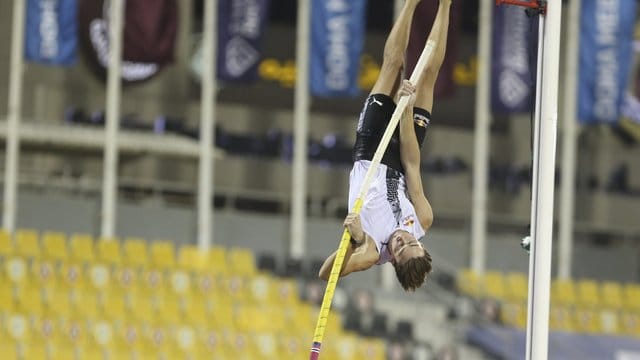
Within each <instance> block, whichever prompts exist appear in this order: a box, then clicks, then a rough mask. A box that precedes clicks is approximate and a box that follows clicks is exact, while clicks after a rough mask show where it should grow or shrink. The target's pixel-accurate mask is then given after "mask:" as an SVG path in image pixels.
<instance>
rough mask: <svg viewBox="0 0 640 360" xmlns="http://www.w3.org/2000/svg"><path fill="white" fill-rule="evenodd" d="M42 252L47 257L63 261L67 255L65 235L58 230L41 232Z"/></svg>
mask: <svg viewBox="0 0 640 360" xmlns="http://www.w3.org/2000/svg"><path fill="white" fill-rule="evenodd" d="M42 252H43V256H44V257H45V258H47V259H51V260H55V261H65V260H67V258H68V257H69V252H68V250H67V236H66V235H65V234H63V233H59V232H45V233H43V234H42Z"/></svg>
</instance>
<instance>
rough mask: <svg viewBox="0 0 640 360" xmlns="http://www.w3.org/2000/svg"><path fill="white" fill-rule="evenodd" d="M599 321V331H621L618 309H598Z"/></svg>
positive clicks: (608, 332)
mask: <svg viewBox="0 0 640 360" xmlns="http://www.w3.org/2000/svg"><path fill="white" fill-rule="evenodd" d="M598 317H599V321H600V331H601V332H602V333H604V334H610V335H616V334H619V333H620V331H621V326H620V318H619V315H618V311H616V310H612V309H601V310H599V311H598Z"/></svg>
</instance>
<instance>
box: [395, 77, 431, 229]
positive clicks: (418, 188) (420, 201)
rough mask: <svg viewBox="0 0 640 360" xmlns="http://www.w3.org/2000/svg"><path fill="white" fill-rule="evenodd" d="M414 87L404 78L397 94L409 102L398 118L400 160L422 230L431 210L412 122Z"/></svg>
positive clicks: (427, 225) (425, 225)
mask: <svg viewBox="0 0 640 360" xmlns="http://www.w3.org/2000/svg"><path fill="white" fill-rule="evenodd" d="M415 91H416V89H415V87H414V86H413V85H412V84H411V82H409V80H404V81H403V82H402V84H401V86H400V89H399V90H398V96H399V97H402V96H409V103H408V104H407V108H406V110H405V112H404V114H403V115H402V118H401V119H400V160H401V161H402V166H403V167H404V174H405V179H406V182H407V190H408V191H409V197H410V199H411V203H413V207H414V208H415V210H416V215H417V216H418V219H419V221H420V225H422V228H423V229H424V230H427V229H429V228H430V227H431V224H432V223H433V210H432V209H431V204H429V200H427V197H426V196H425V195H424V189H423V188H422V175H421V174H420V147H419V146H418V140H417V139H416V131H415V128H414V124H413V106H414V104H415V101H416V94H415Z"/></svg>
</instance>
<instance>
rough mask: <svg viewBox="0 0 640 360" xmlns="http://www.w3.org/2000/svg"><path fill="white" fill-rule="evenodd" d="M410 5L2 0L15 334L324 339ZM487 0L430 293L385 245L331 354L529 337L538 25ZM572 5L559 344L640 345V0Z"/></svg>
mask: <svg viewBox="0 0 640 360" xmlns="http://www.w3.org/2000/svg"><path fill="white" fill-rule="evenodd" d="M486 1H487V2H489V0H486ZM402 3H403V1H401V0H400V1H395V2H394V1H392V0H368V1H367V0H357V1H356V0H350V1H346V0H299V1H293V0H271V1H269V0H180V1H178V0H127V1H124V0H111V1H109V0H13V1H2V2H0V40H1V41H2V44H4V46H3V47H2V48H0V84H2V86H0V119H1V120H2V121H0V139H1V141H2V143H3V144H4V146H2V147H1V148H0V152H2V155H3V156H4V158H5V161H3V162H1V163H0V168H1V169H2V171H3V180H2V181H3V187H4V192H3V207H2V215H3V230H2V232H0V265H1V272H0V325H1V326H0V351H1V352H2V353H3V354H6V355H4V356H5V358H7V359H10V358H15V359H85V358H86V359H156V358H158V359H179V358H184V359H205V358H206V359H211V358H214V359H276V358H303V357H305V358H306V357H307V356H308V351H309V350H308V349H309V346H310V344H311V341H312V335H313V330H314V328H315V322H316V317H317V313H318V306H319V304H320V302H321V300H322V296H323V293H324V288H325V283H324V282H321V281H319V280H318V279H317V272H318V269H319V266H320V264H322V261H323V260H324V258H325V257H326V256H327V255H328V254H330V253H331V252H332V251H333V250H335V249H336V248H337V246H338V241H339V237H340V234H341V233H342V228H341V224H342V220H343V218H344V216H345V215H346V211H347V194H348V175H349V171H350V167H351V146H352V144H353V141H354V139H355V136H354V135H355V131H354V130H355V126H356V122H357V119H358V114H359V112H360V110H361V108H362V105H363V101H364V99H365V97H366V96H367V95H368V92H369V90H370V89H371V87H372V86H373V84H374V82H375V80H376V78H377V75H378V73H379V70H380V66H381V64H382V50H383V47H384V42H385V39H386V36H387V34H388V32H389V30H390V29H391V26H392V24H393V20H394V14H395V13H397V10H398V7H399V6H400V5H401V4H402ZM491 3H492V4H480V2H479V1H478V0H475V1H473V0H470V1H464V2H461V1H455V0H454V4H453V6H452V10H451V20H450V21H451V27H450V32H449V43H448V48H447V57H446V59H445V64H444V65H443V68H442V71H441V73H440V75H439V79H438V84H437V89H436V99H435V104H434V110H433V118H432V121H431V124H430V126H429V128H428V131H427V137H426V141H425V145H424V147H423V150H422V169H423V172H422V176H423V181H424V189H425V193H426V195H427V197H428V199H429V201H430V202H431V204H432V206H433V208H434V214H435V222H434V225H433V227H432V229H431V230H430V231H429V233H428V234H427V236H426V238H425V240H424V242H425V245H426V246H427V248H428V249H429V251H430V252H431V254H432V256H433V259H434V260H433V264H434V272H433V273H432V275H431V276H430V279H429V280H428V282H427V283H426V285H425V286H423V288H421V289H419V290H418V291H416V292H415V293H411V294H405V293H404V292H403V291H402V289H401V287H400V286H399V285H398V284H397V281H396V280H395V278H394V277H395V275H394V273H393V268H392V267H391V266H390V265H386V266H380V267H376V268H374V269H370V270H369V271H367V272H363V273H357V274H352V275H350V276H349V277H348V278H345V279H341V280H340V281H339V282H338V289H337V291H336V295H335V298H334V302H333V307H332V309H333V310H332V315H331V317H330V320H329V325H328V328H327V331H326V334H325V340H324V342H323V350H322V352H321V358H324V359H393V360H400V359H416V360H421V359H439V360H444V359H520V358H524V346H525V335H524V331H523V330H524V328H525V324H526V313H527V281H528V275H527V273H528V268H529V255H528V253H527V252H526V251H525V250H523V249H522V247H521V244H520V242H521V239H522V238H523V237H524V236H526V235H528V233H529V222H530V220H529V219H530V208H531V190H530V189H531V163H532V146H533V145H532V136H533V135H532V128H533V115H532V113H533V110H532V109H533V107H534V95H535V78H536V77H535V69H536V49H537V46H538V43H537V33H538V26H537V21H536V20H535V17H534V18H530V17H528V16H527V15H526V14H525V12H524V9H523V8H519V7H512V6H500V7H495V6H494V5H493V2H491ZM563 3H564V4H563V33H562V41H563V42H562V46H561V72H560V88H559V93H560V97H559V99H558V102H559V117H558V126H559V129H558V131H559V135H558V152H557V154H558V156H557V165H556V185H557V191H556V201H555V211H554V216H555V219H556V223H555V225H556V226H555V232H554V240H553V244H554V249H553V254H554V258H553V260H552V278H553V280H552V284H551V314H550V341H549V344H550V345H549V357H550V358H554V359H559V358H563V359H639V358H640V224H639V223H638V219H639V218H640V162H639V161H638V160H637V159H638V157H640V147H639V146H638V142H639V141H640V100H639V99H640V70H639V69H640V55H639V54H640V21H639V20H638V16H637V14H638V11H637V8H638V6H637V1H635V0H618V1H613V2H612V1H605V0H583V1H577V0H571V1H564V2H563ZM481 7H483V8H482V9H481ZM436 9H437V1H435V0H422V3H421V5H420V6H419V7H418V10H417V11H416V16H415V19H414V21H413V27H412V32H411V40H410V44H411V45H410V49H409V52H408V59H409V58H415V57H417V54H419V52H420V51H421V50H422V46H423V44H424V41H425V39H426V36H427V35H428V31H429V29H430V26H431V22H432V21H433V18H434V17H435V10H436ZM114 10H115V11H114ZM119 11H120V12H119ZM482 11H484V14H487V15H489V16H488V17H487V16H479V15H480V14H481V12H482ZM205 19H209V22H207V21H205ZM120 21H121V22H122V24H123V28H122V32H121V33H120V35H119V36H120V40H117V38H114V37H113V35H112V34H111V31H112V29H113V28H114V26H112V24H114V23H116V24H117V23H118V22H120ZM116 29H117V27H116ZM207 29H208V30H209V31H207ZM115 33H116V34H117V33H118V32H117V31H116V32H115ZM481 34H486V35H487V36H488V37H487V39H489V40H490V41H489V42H488V46H485V47H481V46H479V42H478V39H479V36H480V35H481ZM120 47H121V53H122V57H121V58H122V61H114V60H117V59H116V58H115V57H114V58H113V59H114V60H112V59H111V58H110V56H111V54H112V53H113V51H116V54H117V53H118V52H119V51H120V50H117V49H118V48H120ZM114 49H115V50H114ZM110 61H111V62H110ZM109 64H111V65H109ZM213 72H215V74H216V76H212V74H213ZM118 74H119V76H118ZM300 74H304V76H300ZM479 74H484V75H485V76H481V77H479V76H478V75H479ZM118 78H119V79H120V81H119V80H118ZM203 99H204V100H203ZM208 129H211V130H210V131H209V130H208ZM483 130H488V131H487V133H488V136H486V137H485V136H484V135H483V133H485V132H484V131H483ZM482 140H484V141H487V143H488V147H487V148H483V147H482V146H481V145H478V141H481V142H482ZM296 145H300V146H296ZM634 159H635V160H634ZM474 170H476V171H475V172H474ZM482 178H483V179H486V185H487V186H486V187H482V186H479V185H478V184H482V183H483V182H482V181H481V179H482ZM474 194H475V195H476V196H477V195H478V194H483V195H481V196H484V197H485V198H486V201H481V202H480V203H476V205H477V206H475V207H474V206H472V205H473V199H474ZM480 199H482V197H481V198H480ZM558 244H562V245H561V246H559V245H558ZM472 249H475V250H472Z"/></svg>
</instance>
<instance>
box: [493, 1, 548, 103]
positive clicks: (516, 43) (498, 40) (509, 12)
mask: <svg viewBox="0 0 640 360" xmlns="http://www.w3.org/2000/svg"><path fill="white" fill-rule="evenodd" d="M493 14H494V20H493V47H492V53H491V56H492V60H491V77H492V79H491V108H492V111H493V112H495V113H502V114H512V113H524V112H529V111H532V104H533V103H534V100H535V93H536V92H535V87H534V84H535V79H536V66H535V64H536V61H537V52H538V51H537V46H538V19H537V18H529V17H528V16H527V14H526V13H525V12H524V10H523V9H522V8H521V7H519V6H504V5H503V6H496V7H495V8H494V13H493Z"/></svg>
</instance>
